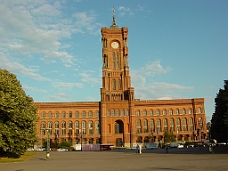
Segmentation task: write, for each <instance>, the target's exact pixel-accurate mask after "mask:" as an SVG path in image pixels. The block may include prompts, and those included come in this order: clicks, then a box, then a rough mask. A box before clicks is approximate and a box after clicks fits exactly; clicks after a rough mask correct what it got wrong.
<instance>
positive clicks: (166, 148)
mask: <svg viewBox="0 0 228 171" xmlns="http://www.w3.org/2000/svg"><path fill="white" fill-rule="evenodd" d="M168 149H169V147H168V145H166V146H165V152H166V153H168Z"/></svg>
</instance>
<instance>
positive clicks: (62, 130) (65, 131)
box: [40, 121, 100, 137]
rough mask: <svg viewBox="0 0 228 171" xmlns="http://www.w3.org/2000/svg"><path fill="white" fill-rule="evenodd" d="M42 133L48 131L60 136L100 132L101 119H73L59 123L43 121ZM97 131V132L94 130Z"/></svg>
mask: <svg viewBox="0 0 228 171" xmlns="http://www.w3.org/2000/svg"><path fill="white" fill-rule="evenodd" d="M40 131H41V133H40V134H41V135H45V132H46V131H48V132H49V134H50V135H55V136H56V137H59V136H60V135H69V136H72V135H73V136H80V135H82V134H94V133H95V134H100V123H99V121H95V122H93V121H88V122H86V121H82V122H81V123H80V122H79V121H75V123H73V122H72V121H70V122H68V123H66V122H65V121H63V122H61V123H59V122H58V121H56V122H54V123H53V122H47V123H46V122H41V125H40ZM94 131H95V132H94Z"/></svg>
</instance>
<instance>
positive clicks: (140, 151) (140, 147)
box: [139, 145, 142, 154]
mask: <svg viewBox="0 0 228 171" xmlns="http://www.w3.org/2000/svg"><path fill="white" fill-rule="evenodd" d="M139 154H142V146H141V145H139Z"/></svg>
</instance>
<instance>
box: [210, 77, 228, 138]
mask: <svg viewBox="0 0 228 171" xmlns="http://www.w3.org/2000/svg"><path fill="white" fill-rule="evenodd" d="M211 135H212V138H214V139H217V140H218V141H219V142H226V141H227V140H228V80H224V89H219V92H218V94H217V97H216V98H215V112H214V113H213V115H212V119H211Z"/></svg>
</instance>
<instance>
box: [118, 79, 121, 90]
mask: <svg viewBox="0 0 228 171" xmlns="http://www.w3.org/2000/svg"><path fill="white" fill-rule="evenodd" d="M118 89H119V90H121V80H119V81H118Z"/></svg>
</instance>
